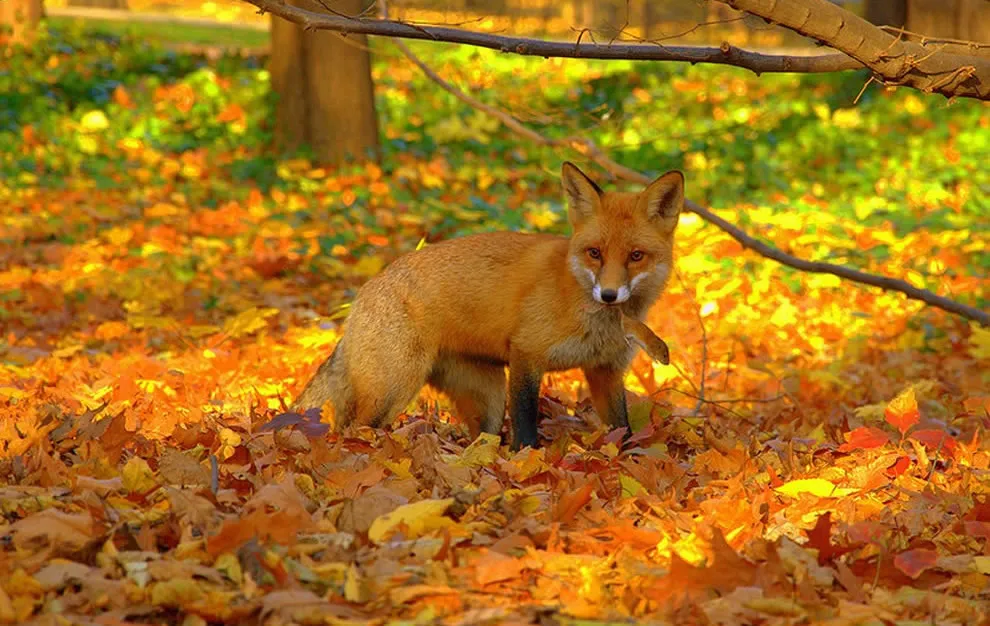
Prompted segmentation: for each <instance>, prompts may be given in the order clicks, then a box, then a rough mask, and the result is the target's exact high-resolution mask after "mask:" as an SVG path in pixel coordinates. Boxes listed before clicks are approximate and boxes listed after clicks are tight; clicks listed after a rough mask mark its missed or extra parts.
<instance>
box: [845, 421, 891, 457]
mask: <svg viewBox="0 0 990 626" xmlns="http://www.w3.org/2000/svg"><path fill="white" fill-rule="evenodd" d="M845 439H846V443H844V444H842V445H840V446H839V452H852V451H853V450H868V449H870V448H879V447H880V446H882V445H884V444H885V443H887V442H888V441H890V437H888V436H887V433H885V432H883V431H882V430H880V429H879V428H874V427H872V426H860V427H859V428H856V429H854V430H852V431H850V432H848V433H846V434H845Z"/></svg>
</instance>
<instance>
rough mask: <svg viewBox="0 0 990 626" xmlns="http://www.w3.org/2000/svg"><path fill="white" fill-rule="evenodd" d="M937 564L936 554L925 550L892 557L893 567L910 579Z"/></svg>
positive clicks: (902, 553) (933, 551)
mask: <svg viewBox="0 0 990 626" xmlns="http://www.w3.org/2000/svg"><path fill="white" fill-rule="evenodd" d="M937 562H938V552H936V551H935V550H929V549H927V548H917V549H915V550H907V551H906V552H901V553H900V554H898V555H897V556H895V557H894V567H896V568H897V569H899V570H901V571H902V572H904V574H906V575H907V576H910V577H911V578H917V577H918V576H921V574H922V573H923V572H924V571H925V570H927V569H929V568H931V567H935V564H936V563H937Z"/></svg>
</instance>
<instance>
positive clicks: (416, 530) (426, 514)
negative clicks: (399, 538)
mask: <svg viewBox="0 0 990 626" xmlns="http://www.w3.org/2000/svg"><path fill="white" fill-rule="evenodd" d="M453 503H454V499H453V498H444V499H443V500H420V501H419V502H413V503H411V504H404V505H402V506H400V507H399V508H397V509H395V510H394V511H392V512H391V513H386V514H385V515H382V516H380V517H379V518H377V519H376V520H375V521H374V522H372V523H371V528H369V529H368V539H371V541H373V542H375V543H379V544H380V543H383V542H384V541H385V540H386V539H387V538H388V537H389V536H391V535H392V534H393V532H397V531H398V530H399V526H400V525H404V526H405V527H406V528H405V530H404V533H403V534H404V535H405V537H406V538H407V539H416V538H417V537H421V536H423V535H425V534H427V533H429V532H430V531H433V530H437V529H440V528H445V527H450V526H454V525H455V523H454V521H453V520H452V519H450V518H447V517H444V516H443V514H444V512H445V511H446V510H447V509H448V508H449V507H450V505H451V504H453Z"/></svg>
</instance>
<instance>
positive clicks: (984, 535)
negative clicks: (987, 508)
mask: <svg viewBox="0 0 990 626" xmlns="http://www.w3.org/2000/svg"><path fill="white" fill-rule="evenodd" d="M963 528H965V529H966V534H967V535H969V536H970V537H978V538H981V539H990V522H963Z"/></svg>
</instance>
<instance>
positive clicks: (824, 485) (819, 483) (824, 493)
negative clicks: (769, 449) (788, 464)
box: [774, 478, 856, 498]
mask: <svg viewBox="0 0 990 626" xmlns="http://www.w3.org/2000/svg"><path fill="white" fill-rule="evenodd" d="M774 491H776V492H777V493H779V494H781V495H785V496H790V497H792V498H796V497H798V496H799V495H801V494H802V493H810V494H812V495H814V496H818V497H819V498H840V497H842V496H847V495H849V494H851V493H856V489H851V488H849V487H836V486H835V485H834V484H832V483H831V482H829V481H827V480H825V479H824V478H799V479H797V480H792V481H790V482H787V483H784V484H783V485H781V486H780V487H777V488H776V489H775V490H774Z"/></svg>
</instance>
